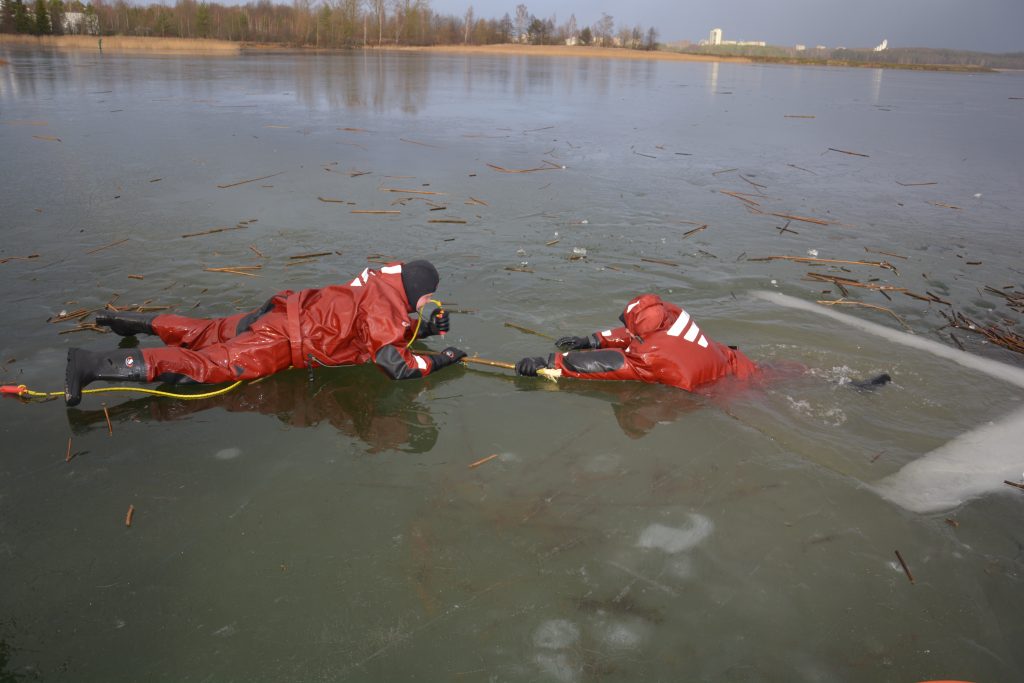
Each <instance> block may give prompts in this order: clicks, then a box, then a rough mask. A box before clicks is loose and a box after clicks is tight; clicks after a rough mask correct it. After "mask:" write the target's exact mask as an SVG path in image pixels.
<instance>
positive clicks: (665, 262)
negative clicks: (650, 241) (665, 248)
mask: <svg viewBox="0 0 1024 683" xmlns="http://www.w3.org/2000/svg"><path fill="white" fill-rule="evenodd" d="M640 260H641V261H646V262H647V263H660V264H661V265H663V266H676V267H678V266H679V264H678V263H676V262H675V261H669V260H667V259H662V258H647V257H645V256H641V257H640Z"/></svg>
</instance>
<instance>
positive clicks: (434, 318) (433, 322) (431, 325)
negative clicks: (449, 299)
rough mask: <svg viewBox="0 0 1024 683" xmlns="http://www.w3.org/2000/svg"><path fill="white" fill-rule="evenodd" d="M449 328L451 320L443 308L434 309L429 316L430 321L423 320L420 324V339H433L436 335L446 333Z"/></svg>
mask: <svg viewBox="0 0 1024 683" xmlns="http://www.w3.org/2000/svg"><path fill="white" fill-rule="evenodd" d="M450 326H451V319H450V318H449V316H448V311H446V310H444V309H443V308H437V309H434V312H433V313H431V314H430V320H424V321H423V322H422V323H421V324H420V337H433V336H434V335H436V334H440V333H442V332H447V331H448V329H449V328H450Z"/></svg>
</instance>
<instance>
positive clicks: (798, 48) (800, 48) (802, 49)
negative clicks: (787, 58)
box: [796, 45, 807, 52]
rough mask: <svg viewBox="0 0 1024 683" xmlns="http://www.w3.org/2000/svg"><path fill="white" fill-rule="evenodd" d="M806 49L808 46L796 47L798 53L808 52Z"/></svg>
mask: <svg viewBox="0 0 1024 683" xmlns="http://www.w3.org/2000/svg"><path fill="white" fill-rule="evenodd" d="M806 49H807V46H806V45H797V46H796V51H797V52H803V51H804V50H806Z"/></svg>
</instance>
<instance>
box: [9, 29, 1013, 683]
mask: <svg viewBox="0 0 1024 683" xmlns="http://www.w3.org/2000/svg"><path fill="white" fill-rule="evenodd" d="M0 57H2V58H3V59H6V60H8V61H9V64H7V65H3V66H0V179H2V181H0V186H2V194H0V230H2V242H0V259H8V258H11V257H29V256H32V258H12V259H11V260H8V261H6V262H4V263H2V264H0V283H2V291H3V305H2V306H0V329H2V330H3V333H2V335H0V363H2V365H0V380H2V381H3V382H5V383H24V384H27V385H28V386H29V387H31V388H33V389H38V390H58V389H60V388H61V382H62V378H63V369H64V358H65V355H66V351H67V349H68V347H70V346H73V345H77V346H84V347H87V348H91V349H103V348H110V347H112V346H114V345H116V344H117V343H118V340H117V339H116V338H114V337H113V335H110V334H107V335H103V334H98V333H96V332H92V331H71V330H72V329H73V328H74V327H75V325H76V323H75V322H58V323H49V322H47V321H48V319H49V318H51V317H53V316H56V315H58V314H59V313H60V312H61V311H73V310H76V309H81V308H88V309H95V308H99V307H101V306H103V305H104V304H106V303H107V302H109V301H111V300H114V302H115V303H116V304H117V305H126V304H143V305H146V306H169V307H172V308H173V310H175V311H177V312H181V313H186V314H200V313H202V314H208V315H227V314H231V313H234V312H236V311H238V310H246V309H249V308H251V307H254V306H256V305H258V304H259V303H260V302H262V301H263V300H264V299H265V298H266V297H267V296H268V295H269V294H271V293H273V292H275V291H278V290H281V289H286V288H290V289H299V288H304V287H314V286H319V285H323V284H328V283H335V282H340V281H344V280H347V279H349V278H351V277H352V275H353V274H354V273H357V272H359V271H361V270H362V269H363V268H364V267H366V266H367V265H370V266H373V265H375V264H376V260H379V259H382V258H397V259H411V258H416V257H426V258H430V259H431V260H433V261H434V263H435V264H437V266H438V268H439V269H440V271H441V273H442V278H443V279H442V284H441V288H440V291H439V292H438V295H439V297H441V298H442V299H443V300H444V301H445V302H446V304H447V305H448V306H449V307H451V308H452V309H455V310H458V311H460V312H458V313H455V314H453V316H452V317H453V331H452V333H451V334H450V335H449V337H448V339H447V340H445V342H444V344H449V343H450V344H455V345H458V346H460V347H462V348H464V349H466V350H467V351H468V352H469V353H471V354H479V355H480V356H482V357H486V358H493V359H499V360H508V361H514V360H516V359H518V358H520V357H522V356H525V355H542V354H547V353H549V352H551V351H552V350H553V349H552V347H551V345H550V342H549V341H548V340H546V339H544V338H541V337H540V336H535V335H531V334H527V333H524V332H520V331H517V330H516V329H514V328H510V327H507V326H505V324H504V323H506V322H510V323H513V324H517V325H520V326H524V327H527V328H530V329H532V330H536V331H539V332H542V333H544V334H548V335H552V336H559V335H562V334H586V333H590V332H593V331H594V330H598V329H603V328H605V327H608V326H611V325H613V324H614V323H615V320H616V317H617V316H618V314H619V312H620V311H621V309H622V307H623V305H624V304H625V303H626V302H627V301H628V300H629V299H630V298H631V297H632V296H633V295H635V294H637V293H641V292H646V291H649V292H656V293H658V294H660V295H662V296H663V297H665V298H667V299H669V300H671V301H674V302H676V303H678V304H680V305H682V306H684V307H685V308H686V309H687V310H688V311H689V312H690V313H691V314H692V315H694V316H695V317H696V319H697V320H698V321H699V322H700V324H701V327H702V329H703V330H704V331H705V332H707V333H708V334H710V335H711V336H712V337H713V338H715V339H717V340H720V341H723V342H726V343H730V344H738V345H739V346H740V348H742V349H744V350H745V351H746V352H747V354H748V355H750V356H751V357H752V358H753V359H755V360H756V361H758V362H761V363H764V364H766V366H768V367H769V372H767V373H766V378H765V381H763V382H760V383H757V384H756V385H752V386H733V385H729V384H723V385H720V386H719V387H716V388H715V389H714V390H712V391H707V392H704V393H700V394H694V395H690V394H686V393H684V392H681V391H677V390H673V389H667V388H664V387H658V386H648V385H642V384H627V383H622V384H605V383H585V382H578V381H576V382H574V381H568V380H563V381H560V382H558V383H557V384H553V383H547V382H545V381H542V380H537V379H528V378H518V379H517V378H513V377H511V376H510V373H508V372H506V371H502V370H496V369H463V368H454V369H449V370H446V371H444V372H440V373H438V374H437V375H435V376H432V377H429V378H427V379H425V380H419V381H409V382H403V383H393V382H390V381H388V380H387V379H385V378H384V377H383V376H382V375H381V374H380V373H379V372H378V371H376V370H375V369H374V368H372V367H358V368H347V369H338V370H317V371H316V372H315V373H314V377H313V380H312V382H310V381H309V378H308V377H307V375H306V373H305V372H297V371H293V372H286V373H281V374H280V375H277V376H275V377H273V378H270V379H268V380H265V381H264V382H261V383H259V384H256V385H252V386H248V387H245V388H243V389H240V390H237V391H236V392H234V393H232V394H228V395H227V396H225V397H222V398H217V399H211V400H208V401H205V402H184V401H178V400H175V399H163V398H141V399H139V398H134V399H132V398H128V397H124V396H122V395H118V394H108V395H106V396H105V397H100V396H89V397H86V398H85V400H83V402H82V405H81V406H80V407H79V408H78V409H74V410H66V409H65V407H64V405H63V403H62V402H61V401H52V402H48V403H42V404H39V403H34V404H27V405H22V404H21V403H19V402H18V401H17V400H15V399H10V398H8V399H4V400H3V401H2V403H0V438H2V440H3V448H2V449H0V451H2V455H0V586H2V591H0V665H2V666H0V671H2V673H0V678H2V680H18V681H20V680H42V681H108V682H109V681H143V680H144V681H175V682H185V681H195V682H198V681H302V682H304V681H396V680H417V681H439V680H449V681H559V682H563V683H571V682H572V683H574V682H581V683H582V682H584V681H680V680H685V681H815V682H818V681H919V680H926V679H937V678H958V679H964V680H970V681H985V682H993V681H1015V680H1019V677H1020V671H1021V669H1022V667H1024V654H1022V652H1024V651H1022V649H1021V643H1024V625H1022V624H1024V622H1022V621H1021V618H1020V615H1021V612H1022V610H1024V590H1022V589H1024V585H1022V583H1024V582H1022V568H1024V566H1022V562H1024V532H1022V531H1021V520H1022V516H1024V493H1022V492H1021V491H1019V490H1016V489H1014V488H1012V487H1010V486H1008V485H1006V484H1004V483H1003V480H1004V479H1008V480H1011V481H1015V482H1020V481H1021V478H1022V476H1024V452H1022V450H1021V447H1020V443H1021V441H1020V440H1019V439H1020V430H1021V427H1020V423H1021V413H1020V409H1021V405H1022V400H1021V399H1022V395H1024V392H1022V389H1021V385H1020V382H1019V381H1018V380H1019V373H1020V372H1021V365H1022V364H1021V360H1020V356H1019V355H1014V354H1012V353H1010V352H1009V351H1006V350H1003V349H1000V348H997V347H995V346H993V345H991V344H989V343H986V342H985V340H984V339H983V338H982V337H981V336H980V335H978V334H976V333H975V332H973V331H971V330H961V329H956V330H951V329H949V328H945V329H944V326H945V325H946V322H947V321H946V319H945V318H944V317H943V315H942V313H943V312H949V311H951V310H956V311H959V312H961V313H963V314H964V315H966V316H967V317H969V318H971V319H974V320H977V321H979V322H983V323H986V324H989V323H1000V324H1003V325H1008V326H1009V327H1010V329H1013V328H1014V326H1015V325H1016V324H1017V321H1018V320H1019V314H1018V312H1016V311H1014V310H1013V309H1011V308H1009V307H1008V305H1007V303H1008V302H1007V300H1006V299H1004V298H1003V297H1001V296H998V295H996V294H993V293H992V292H991V291H988V290H986V287H992V288H994V289H996V290H998V291H1001V292H1003V293H1006V294H1009V295H1011V296H1012V295H1014V294H1019V293H1020V292H1021V288H1022V287H1024V277H1022V271H1021V263H1022V262H1024V261H1022V251H1024V238H1022V226H1021V216H1022V215H1024V199H1022V194H1021V188H1022V187H1024V176H1022V170H1021V169H1022V159H1024V136H1022V135H1021V134H1020V131H1021V130H1022V123H1024V101H1022V100H1021V99H1020V98H1021V97H1024V77H1022V76H1021V74H1013V73H998V74H951V73H928V72H920V73H919V72H900V71H874V70H856V69H849V70H846V69H828V68H796V67H790V66H749V65H736V64H703V63H669V62H626V61H621V62H620V61H611V60H604V61H602V60H585V59H546V58H516V57H481V56H445V55H425V54H398V53H384V54H329V55H328V54H324V55H289V54H275V55H261V54H249V55H243V56H241V57H230V58H223V57H218V58H206V57H198V56H188V57H140V56H126V55H118V54H99V53H62V52H41V51H20V50H14V49H2V50H0ZM829 148H834V149H836V150H844V151H845V152H856V153H857V155H852V154H846V153H843V152H837V151H829ZM860 155H863V156H860ZM492 165H493V166H492ZM494 166H498V167H502V168H504V169H515V170H526V169H538V168H542V169H544V170H537V171H532V172H528V173H502V172H500V171H498V170H496V169H495V168H494ZM263 176H266V177H265V178H262V179H260V180H255V181H252V182H247V183H245V184H239V185H236V186H234V187H226V188H220V187H218V185H230V184H232V183H238V182H240V181H243V180H249V179H253V178H261V177H263ZM925 183H927V184H925ZM385 189H405V190H418V191H421V192H436V193H441V194H434V195H426V194H410V193H396V192H385V191H382V190H385ZM723 191H727V192H733V193H743V194H740V195H739V197H742V198H744V199H746V200H747V201H744V199H740V198H739V197H737V196H736V195H726V194H723V193H722V192H723ZM321 197H322V198H325V199H335V200H341V201H340V202H338V201H331V202H326V201H321V200H320V199H318V198H321ZM396 201H397V203H396ZM437 207H444V208H440V209H438V208H437ZM354 209H355V210H398V211H400V212H401V213H399V214H388V215H367V214H353V213H351V211H352V210H354ZM434 209H437V210H434ZM772 214H783V215H785V216H798V217H803V218H814V219H817V220H820V221H827V222H828V224H827V225H821V224H818V223H811V222H806V221H801V220H794V219H792V218H785V217H782V216H776V215H772ZM254 219H255V220H254ZM437 219H450V220H458V221H465V222H464V223H461V222H460V223H453V222H445V223H438V222H430V221H431V220H437ZM242 222H244V224H243V225H244V227H242V228H240V229H236V230H224V231H221V232H215V233H209V234H206V235H201V236H196V237H187V238H183V237H182V235H186V234H190V233H198V232H204V231H209V230H212V229H215V228H233V227H236V226H237V225H238V224H240V223H242ZM705 225H706V228H703V229H699V230H698V228H700V227H701V226H705ZM574 250H577V251H578V250H586V256H585V258H577V259H572V258H570V257H571V256H573V255H574ZM318 252H328V254H326V255H323V256H319V257H316V258H312V259H305V260H304V259H292V258H290V257H292V256H298V255H303V254H310V253H318ZM879 252H888V254H881V253H879ZM765 256H796V257H806V256H815V257H818V258H828V259H838V260H846V261H885V262H888V263H889V264H891V265H892V267H893V268H892V269H889V268H884V267H878V266H868V265H857V264H835V263H817V264H808V263H800V262H794V261H784V260H775V261H757V260H754V259H757V258H761V257H765ZM645 259H655V260H645ZM239 265H243V266H252V265H259V266H262V267H261V268H260V269H259V270H254V271H250V272H251V273H252V274H253V275H254V277H246V276H241V275H237V274H231V273H223V272H209V271H206V270H204V269H205V268H210V267H225V266H239ZM808 272H816V273H822V274H825V275H830V276H839V277H845V278H850V279H853V280H856V281H857V282H858V283H860V284H868V285H875V286H878V285H889V286H892V287H895V288H901V289H905V290H907V291H909V292H912V293H915V294H918V295H920V296H926V297H929V296H932V295H933V298H935V299H941V300H942V301H943V302H948V303H937V302H933V303H929V302H926V301H921V300H920V299H916V298H912V297H910V296H907V295H906V294H904V293H903V292H902V291H900V289H896V290H892V291H890V292H887V293H886V294H888V296H886V294H883V293H882V292H880V291H878V290H877V289H867V288H863V287H855V286H849V287H847V290H848V294H847V295H846V298H847V300H849V301H859V302H863V303H869V304H873V305H876V306H881V307H885V308H888V309H889V311H891V313H890V312H887V311H884V310H880V309H871V308H865V307H854V306H849V305H845V304H843V305H837V306H835V307H834V308H835V309H841V312H842V313H845V314H847V315H848V316H850V317H852V318H856V319H858V320H866V321H870V322H873V323H876V324H878V325H879V326H882V327H884V328H886V329H887V330H889V331H890V336H889V337H886V336H879V335H877V334H874V333H873V332H872V331H865V330H862V329H860V328H857V327H854V326H851V325H848V324H846V321H840V320H834V319H830V318H826V317H824V316H823V315H820V314H817V313H815V312H813V311H804V310H799V309H794V308H787V307H784V306H781V305H779V304H778V303H777V301H775V300H769V299H765V298H761V297H760V296H759V295H756V294H755V293H756V292H763V291H769V292H773V293H775V294H780V293H781V294H785V295H788V296H790V297H794V298H796V299H799V300H803V301H805V302H811V305H812V306H815V304H813V302H814V301H816V300H819V299H821V300H836V299H839V298H841V297H843V296H844V295H843V293H842V292H840V291H839V290H838V288H837V287H835V286H832V285H831V284H830V283H829V282H822V281H820V280H812V279H808V278H807V276H806V274H807V273H808ZM115 297H116V299H115ZM787 301H788V300H787ZM818 309H820V310H821V311H826V310H828V311H831V310H833V309H832V308H830V309H825V307H824V306H820V307H818ZM89 319H91V318H89ZM87 320H88V319H87ZM1016 329H1018V330H1019V329H1020V328H1019V327H1017V328H1016ZM951 331H952V333H953V336H954V337H955V338H956V341H954V339H953V338H951V336H950V332H951ZM901 334H909V335H912V336H913V337H914V338H915V339H926V340H930V341H933V342H936V343H938V344H941V345H942V346H943V347H945V348H947V349H951V350H953V351H955V352H957V353H959V349H957V341H958V342H959V344H961V345H962V346H963V347H964V349H965V350H966V353H968V354H971V355H972V356H973V357H979V358H984V359H987V360H988V361H991V362H993V363H1003V364H1005V365H1001V366H989V367H988V368H986V369H985V370H986V372H987V373H988V374H986V372H982V371H979V370H978V369H975V368H970V367H966V366H964V365H963V364H961V363H959V362H957V359H953V360H950V359H945V358H942V357H939V356H937V355H935V354H934V353H932V351H931V350H927V349H925V350H921V349H915V348H911V347H907V346H903V345H902V344H900V343H897V342H900V341H901V340H904V339H905V337H900V336H899V335H901ZM140 343H141V344H143V345H146V344H152V343H154V342H153V341H152V340H149V339H142V340H140ZM426 345H427V346H429V347H431V348H434V349H439V348H441V343H440V342H439V341H435V340H429V341H428V342H427V343H426ZM880 372H888V373H890V374H891V375H892V377H893V379H894V381H893V383H892V384H890V385H888V386H885V387H882V388H880V389H878V390H877V391H873V392H862V391H858V390H856V389H854V388H852V387H851V386H850V385H849V383H848V382H849V380H850V379H851V378H861V377H868V376H871V375H874V374H877V373H880ZM1014 382H1017V383H1016V384H1015V383H1014ZM103 404H105V405H106V407H107V408H108V409H109V413H110V421H111V425H112V434H111V433H110V432H109V431H108V427H107V420H106V417H105V416H104V413H103V410H102V409H103ZM991 423H995V426H994V427H992V425H991ZM986 425H989V426H990V428H991V429H995V430H996V431H998V430H999V429H1003V432H1000V435H998V436H997V437H995V438H987V439H986V438H981V437H977V435H978V434H979V432H978V431H977V430H978V429H979V428H983V427H985V426H986ZM983 433H984V432H983ZM964 435H967V436H966V437H965V436H964ZM69 437H70V438H71V440H72V441H71V447H70V448H71V453H72V454H73V456H74V457H73V459H72V460H71V461H70V462H66V461H65V460H66V449H67V444H68V439H69ZM976 437H977V438H976ZM957 439H959V440H957ZM950 442H952V445H949V444H950ZM940 449H943V450H940ZM491 454H497V455H498V457H497V458H495V459H492V460H490V461H489V462H487V463H485V464H483V465H480V466H479V467H477V468H469V467H468V465H469V464H470V463H473V462H474V461H477V460H479V459H481V458H484V457H486V456H488V455H491ZM937 455H941V456H943V457H942V458H939V459H938V460H937V459H936V457H937ZM936 462H938V464H935V463H936ZM911 463H917V466H916V469H915V468H909V469H904V468H905V467H906V466H908V465H909V464H911ZM129 505H133V506H134V517H133V520H132V524H131V527H130V528H127V527H126V526H125V522H124V519H125V515H126V511H127V509H128V507H129ZM896 550H899V551H900V554H901V555H902V557H903V558H904V560H905V561H906V563H907V565H908V568H909V570H910V572H911V573H912V575H913V578H914V582H913V583H912V582H911V581H910V580H909V579H908V576H907V575H906V574H905V573H904V570H903V569H902V568H901V566H900V564H899V561H898V560H897V558H896V555H895V552H894V551H896Z"/></svg>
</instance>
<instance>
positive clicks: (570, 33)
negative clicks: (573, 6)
mask: <svg viewBox="0 0 1024 683" xmlns="http://www.w3.org/2000/svg"><path fill="white" fill-rule="evenodd" d="M577 33H579V30H578V29H577V28H576V15H575V14H570V15H569V21H567V22H565V37H566V38H575V37H576V34H577Z"/></svg>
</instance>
